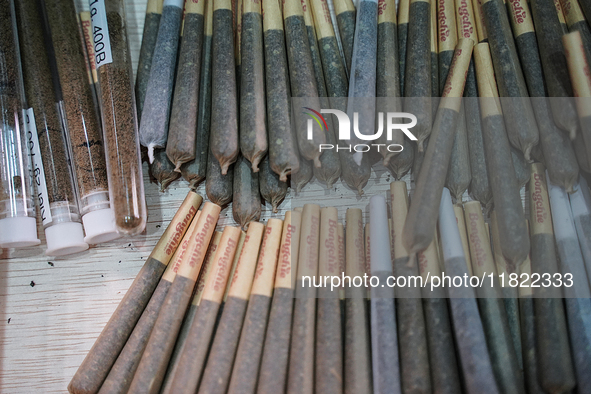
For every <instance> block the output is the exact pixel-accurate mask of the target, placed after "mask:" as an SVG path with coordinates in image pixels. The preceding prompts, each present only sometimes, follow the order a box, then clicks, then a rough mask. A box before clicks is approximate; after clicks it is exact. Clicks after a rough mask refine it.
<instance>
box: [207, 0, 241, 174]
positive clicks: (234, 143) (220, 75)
mask: <svg viewBox="0 0 591 394" xmlns="http://www.w3.org/2000/svg"><path fill="white" fill-rule="evenodd" d="M232 26H233V24H232V3H231V1H230V0H216V1H214V2H213V38H212V47H213V49H212V59H211V61H212V72H211V79H212V85H211V103H212V104H211V137H210V138H211V139H210V148H211V153H213V155H214V156H215V158H216V159H217V160H218V162H219V164H220V169H221V172H222V175H227V174H228V169H229V168H230V165H231V164H232V163H234V162H235V161H236V159H237V158H238V153H239V151H240V149H239V141H238V108H237V106H238V100H237V92H236V86H237V85H236V69H235V61H234V32H233V28H232Z"/></svg>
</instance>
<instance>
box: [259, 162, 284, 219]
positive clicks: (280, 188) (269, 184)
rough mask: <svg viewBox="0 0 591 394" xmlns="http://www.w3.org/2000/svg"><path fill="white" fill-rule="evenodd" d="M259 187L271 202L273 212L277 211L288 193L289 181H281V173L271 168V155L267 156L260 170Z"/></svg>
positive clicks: (262, 194) (266, 199)
mask: <svg viewBox="0 0 591 394" xmlns="http://www.w3.org/2000/svg"><path fill="white" fill-rule="evenodd" d="M259 188H260V191H261V196H263V198H264V199H265V201H267V202H268V203H269V204H271V206H272V208H273V213H277V211H278V210H277V207H278V206H279V204H281V202H282V201H283V199H284V198H285V196H286V195H287V183H286V182H281V180H280V179H279V175H277V174H275V173H274V172H273V171H272V170H271V166H270V165H269V156H265V158H264V159H263V161H262V163H261V171H260V172H259Z"/></svg>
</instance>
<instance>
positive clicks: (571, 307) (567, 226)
mask: <svg viewBox="0 0 591 394" xmlns="http://www.w3.org/2000/svg"><path fill="white" fill-rule="evenodd" d="M547 181H548V180H547ZM548 192H549V195H550V207H551V211H552V223H553V225H554V231H555V234H556V246H557V248H558V257H559V258H560V268H561V272H562V275H563V276H566V275H567V274H568V273H570V275H571V276H570V278H571V279H572V284H573V285H572V286H571V287H568V288H563V289H564V290H563V291H564V297H565V303H566V316H567V319H568V330H569V339H570V348H571V351H572V359H573V363H574V369H575V375H576V377H577V390H581V392H587V391H590V390H591V376H590V375H589V373H588V371H589V370H590V369H591V291H590V289H589V281H588V278H587V277H586V275H585V271H586V270H585V263H584V261H583V256H582V255H581V249H580V247H579V242H578V239H577V234H576V230H575V224H574V223H573V219H572V216H571V212H569V203H568V195H567V194H566V192H565V191H564V190H562V189H561V188H560V187H559V186H557V185H554V184H552V182H549V181H548Z"/></svg>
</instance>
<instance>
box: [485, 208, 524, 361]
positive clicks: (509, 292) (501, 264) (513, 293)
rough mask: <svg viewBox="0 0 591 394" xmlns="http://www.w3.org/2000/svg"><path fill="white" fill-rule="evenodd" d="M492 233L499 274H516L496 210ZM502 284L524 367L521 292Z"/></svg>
mask: <svg viewBox="0 0 591 394" xmlns="http://www.w3.org/2000/svg"><path fill="white" fill-rule="evenodd" d="M490 233H491V238H492V245H493V255H494V259H495V266H496V268H497V276H498V277H499V278H500V277H501V275H502V276H503V277H506V278H510V276H509V275H511V274H516V273H518V272H519V270H518V269H517V267H515V266H514V265H513V264H511V263H510V262H508V261H507V259H505V257H504V256H503V253H502V248H501V244H500V242H501V241H500V237H499V225H498V221H497V213H496V211H492V212H491V213H490ZM527 259H528V257H526V258H525V260H524V262H525V261H527ZM500 285H501V294H502V297H503V302H504V305H505V311H506V313H507V321H508V323H509V332H510V334H511V340H512V343H513V347H514V349H515V354H516V355H517V362H518V368H519V369H523V357H522V356H523V352H522V346H521V325H520V323H519V305H518V302H517V297H518V295H519V292H518V290H517V289H516V288H514V287H511V286H509V285H508V283H507V282H504V281H501V282H500Z"/></svg>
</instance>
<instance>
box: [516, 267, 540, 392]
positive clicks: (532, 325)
mask: <svg viewBox="0 0 591 394" xmlns="http://www.w3.org/2000/svg"><path fill="white" fill-rule="evenodd" d="M520 272H521V274H525V275H527V278H528V280H526V281H525V282H524V286H520V287H519V319H520V320H519V323H520V324H521V343H522V344H523V375H524V380H525V387H526V389H527V392H528V393H543V392H544V390H543V389H542V386H541V385H540V382H539V381H538V373H539V372H538V371H539V369H538V354H537V351H536V319H535V309H534V300H533V291H532V288H531V287H530V286H531V273H532V271H531V260H530V259H529V258H527V259H525V262H524V263H523V264H522V265H521V270H520ZM525 275H524V276H525Z"/></svg>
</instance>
